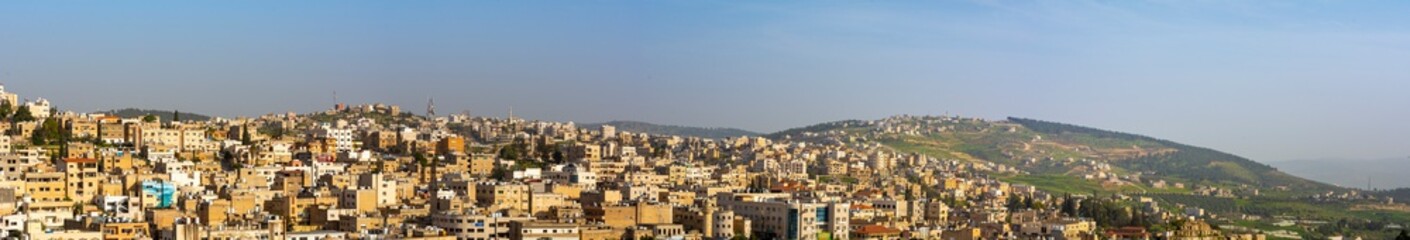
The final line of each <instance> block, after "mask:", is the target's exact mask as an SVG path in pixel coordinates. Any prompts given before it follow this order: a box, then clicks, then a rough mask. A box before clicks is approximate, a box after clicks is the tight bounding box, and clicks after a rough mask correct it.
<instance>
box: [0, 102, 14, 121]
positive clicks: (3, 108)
mask: <svg viewBox="0 0 1410 240" xmlns="http://www.w3.org/2000/svg"><path fill="white" fill-rule="evenodd" d="M14 112H15V106H10V102H0V119H10V114H11V113H14Z"/></svg>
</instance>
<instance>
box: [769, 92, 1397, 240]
mask: <svg viewBox="0 0 1410 240" xmlns="http://www.w3.org/2000/svg"><path fill="white" fill-rule="evenodd" d="M768 137H770V138H774V139H791V140H795V141H805V142H832V143H845V144H848V145H849V146H855V147H861V148H872V147H881V148H885V149H890V150H894V151H895V152H898V153H904V154H921V155H925V156H929V157H933V158H937V159H942V160H952V161H957V162H962V163H983V164H976V166H978V165H983V166H993V165H998V166H1002V167H1000V168H993V167H990V168H986V169H980V170H976V171H980V172H981V173H982V174H983V175H987V176H991V177H993V178H996V179H999V180H1002V181H1006V182H1010V183H1017V184H1026V185H1031V186H1034V187H1037V188H1038V189H1041V190H1044V191H1047V192H1050V193H1057V194H1073V195H1089V194H1090V195H1108V194H1122V195H1126V196H1140V197H1146V198H1149V199H1152V200H1153V201H1156V202H1159V203H1160V206H1161V207H1162V208H1168V210H1171V211H1174V212H1176V213H1177V214H1178V213H1179V212H1180V211H1183V210H1182V209H1183V208H1184V207H1198V208H1201V209H1204V210H1206V211H1208V212H1210V213H1211V214H1215V215H1218V216H1225V217H1236V216H1244V215H1251V216H1258V217H1260V219H1262V220H1248V219H1243V220H1239V219H1236V218H1221V220H1222V221H1223V222H1217V224H1220V225H1227V226H1240V227H1251V228H1257V229H1263V230H1278V229H1287V228H1281V227H1276V226H1274V225H1273V224H1272V223H1273V222H1276V221H1277V219H1288V218H1291V219H1304V220H1318V221H1324V222H1358V223H1365V224H1363V225H1356V224H1348V225H1335V226H1318V227H1315V228H1310V229H1301V228H1296V229H1295V232H1298V233H1301V234H1303V236H1307V237H1310V238H1314V239H1315V238H1325V237H1328V236H1336V235H1346V234H1355V235H1361V236H1378V235H1377V234H1380V232H1376V231H1378V230H1377V229H1378V228H1375V227H1361V226H1373V225H1375V224H1387V223H1407V222H1410V209H1408V208H1398V207H1395V206H1389V205H1386V204H1382V203H1383V202H1384V199H1375V198H1368V197H1367V196H1368V195H1367V194H1366V193H1365V192H1359V191H1356V190H1353V189H1346V188H1341V187H1337V186H1333V185H1329V184H1325V183H1321V182H1316V181H1312V180H1307V179H1303V178H1299V177H1296V176H1293V175H1289V174H1287V173H1284V172H1282V171H1279V170H1278V169H1276V168H1273V167H1270V166H1269V165H1266V164H1262V163H1258V162H1254V161H1252V160H1249V159H1246V158H1243V157H1239V156H1237V155H1233V154H1229V153H1225V152H1221V151H1217V150H1214V149H1210V148H1204V147H1198V146H1191V145H1187V144H1181V143H1178V142H1174V141H1169V140H1164V139H1159V138H1154V137H1148V136H1142V135H1138V134H1131V133H1122V132H1116V131H1108V130H1101V129H1096V128H1090V127H1083V126H1077V125H1071V124H1064V123H1056V122H1048V121H1041V120H1033V119H1025V118H1008V119H1004V120H984V119H977V118H961V117H951V116H896V117H890V118H886V119H879V120H845V121H836V122H828V123H821V124H816V125H812V126H806V127H800V128H794V129H789V130H784V131H780V132H776V133H772V134H769V135H768ZM990 163H992V165H991V164H990ZM1407 192H1410V190H1396V191H1383V192H1375V193H1371V194H1374V195H1376V196H1383V197H1384V196H1395V197H1397V199H1399V200H1397V201H1403V199H1405V198H1410V197H1407V196H1410V194H1406V193H1407Z"/></svg>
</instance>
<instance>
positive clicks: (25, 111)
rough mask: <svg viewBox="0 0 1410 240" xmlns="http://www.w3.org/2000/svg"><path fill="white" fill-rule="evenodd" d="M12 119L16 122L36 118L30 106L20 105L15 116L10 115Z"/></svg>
mask: <svg viewBox="0 0 1410 240" xmlns="http://www.w3.org/2000/svg"><path fill="white" fill-rule="evenodd" d="M10 120H11V121H15V122H28V121H34V120H35V119H34V114H33V113H30V112H29V106H20V108H19V109H16V110H15V116H12V117H10Z"/></svg>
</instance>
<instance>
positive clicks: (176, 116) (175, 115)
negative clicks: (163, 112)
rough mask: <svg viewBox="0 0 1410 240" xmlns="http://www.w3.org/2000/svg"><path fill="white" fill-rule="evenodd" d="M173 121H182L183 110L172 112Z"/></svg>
mask: <svg viewBox="0 0 1410 240" xmlns="http://www.w3.org/2000/svg"><path fill="white" fill-rule="evenodd" d="M171 121H172V122H180V121H181V110H174V111H171Z"/></svg>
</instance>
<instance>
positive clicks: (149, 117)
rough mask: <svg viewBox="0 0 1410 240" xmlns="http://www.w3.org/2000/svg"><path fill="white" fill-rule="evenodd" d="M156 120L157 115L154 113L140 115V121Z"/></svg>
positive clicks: (150, 121)
mask: <svg viewBox="0 0 1410 240" xmlns="http://www.w3.org/2000/svg"><path fill="white" fill-rule="evenodd" d="M156 121H157V116H156V115H151V114H147V115H143V116H142V122H145V123H152V122H156Z"/></svg>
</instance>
